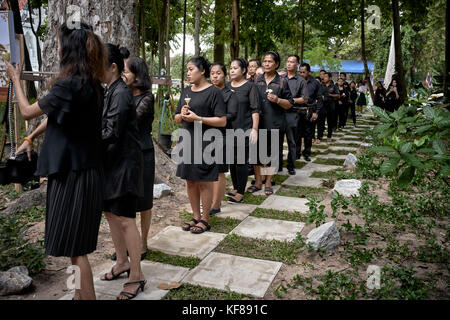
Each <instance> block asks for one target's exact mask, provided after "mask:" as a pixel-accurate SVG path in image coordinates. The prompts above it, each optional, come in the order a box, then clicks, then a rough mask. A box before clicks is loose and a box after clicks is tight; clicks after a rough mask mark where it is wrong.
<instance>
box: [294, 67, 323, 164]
mask: <svg viewBox="0 0 450 320" xmlns="http://www.w3.org/2000/svg"><path fill="white" fill-rule="evenodd" d="M300 76H302V78H303V79H305V81H306V95H307V97H308V101H307V103H306V105H303V106H301V107H300V109H299V110H298V114H299V117H298V125H297V128H298V133H297V136H296V147H297V150H296V158H297V159H300V155H301V149H302V138H303V139H304V142H305V149H304V150H303V157H304V158H305V160H306V161H311V158H310V156H311V146H312V139H313V135H314V129H315V123H316V121H317V118H318V116H319V113H320V112H321V109H322V106H323V102H322V95H321V94H320V83H319V82H318V81H317V80H316V79H314V78H313V77H311V67H310V65H309V64H307V63H303V64H302V65H301V66H300Z"/></svg>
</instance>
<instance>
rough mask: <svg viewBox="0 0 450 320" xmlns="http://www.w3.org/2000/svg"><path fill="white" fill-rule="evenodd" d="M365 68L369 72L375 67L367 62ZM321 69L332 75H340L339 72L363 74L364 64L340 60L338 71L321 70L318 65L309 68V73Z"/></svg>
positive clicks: (370, 62)
mask: <svg viewBox="0 0 450 320" xmlns="http://www.w3.org/2000/svg"><path fill="white" fill-rule="evenodd" d="M324 62H325V63H324V64H325V65H326V64H327V63H326V61H324ZM367 67H368V68H369V72H371V71H372V70H373V69H374V67H375V65H374V64H373V62H372V61H367ZM322 69H325V70H326V71H327V72H333V73H341V72H345V73H361V74H362V73H364V62H362V61H357V60H342V61H341V66H340V68H338V70H333V69H327V68H323V67H321V66H318V65H314V66H311V71H312V72H316V71H320V70H322Z"/></svg>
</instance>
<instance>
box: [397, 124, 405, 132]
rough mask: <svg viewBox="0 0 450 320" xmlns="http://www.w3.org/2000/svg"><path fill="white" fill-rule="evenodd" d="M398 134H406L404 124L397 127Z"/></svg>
mask: <svg viewBox="0 0 450 320" xmlns="http://www.w3.org/2000/svg"><path fill="white" fill-rule="evenodd" d="M398 132H400V133H406V126H405V125H404V124H401V125H399V126H398Z"/></svg>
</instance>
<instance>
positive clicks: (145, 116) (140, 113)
mask: <svg viewBox="0 0 450 320" xmlns="http://www.w3.org/2000/svg"><path fill="white" fill-rule="evenodd" d="M154 103H155V98H154V97H153V94H152V92H151V91H148V92H145V93H143V94H140V95H137V96H134V104H135V106H136V117H137V118H136V119H137V125H138V131H139V141H140V143H141V148H142V153H143V156H144V167H143V183H144V196H143V197H141V198H139V199H138V205H137V209H136V211H138V212H141V211H146V210H150V209H152V208H153V184H154V183H155V149H154V146H153V140H152V124H153V119H154V117H155V109H154Z"/></svg>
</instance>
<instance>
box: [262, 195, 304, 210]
mask: <svg viewBox="0 0 450 320" xmlns="http://www.w3.org/2000/svg"><path fill="white" fill-rule="evenodd" d="M307 202H308V200H307V199H304V198H293V197H285V196H278V195H272V196H270V197H268V198H267V199H266V200H265V201H264V202H263V203H262V204H261V205H260V206H258V208H263V209H275V210H287V211H298V212H301V213H306V212H307V211H308V210H309V208H308V206H307V205H306V203H307Z"/></svg>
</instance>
